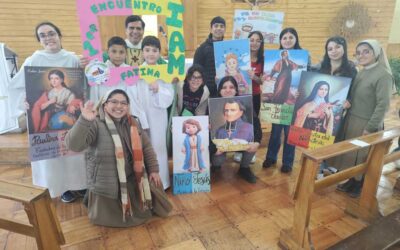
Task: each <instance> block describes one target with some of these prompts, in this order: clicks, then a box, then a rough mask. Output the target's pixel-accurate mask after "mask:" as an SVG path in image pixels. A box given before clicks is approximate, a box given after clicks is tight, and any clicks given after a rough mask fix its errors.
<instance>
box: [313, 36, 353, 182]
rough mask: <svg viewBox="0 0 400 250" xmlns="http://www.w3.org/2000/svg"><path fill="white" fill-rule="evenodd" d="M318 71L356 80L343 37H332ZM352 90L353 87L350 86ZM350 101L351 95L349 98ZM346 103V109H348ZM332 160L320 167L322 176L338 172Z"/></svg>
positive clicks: (327, 43)
mask: <svg viewBox="0 0 400 250" xmlns="http://www.w3.org/2000/svg"><path fill="white" fill-rule="evenodd" d="M317 70H318V72H320V73H323V74H328V75H333V76H343V77H349V78H351V79H352V80H354V78H355V76H356V75H357V69H356V67H355V65H354V63H353V62H352V61H349V59H348V56H347V43H346V40H345V39H344V38H343V37H341V36H334V37H330V38H329V39H328V40H327V41H326V43H325V55H324V58H323V60H322V63H321V64H320V65H317ZM350 89H351V86H350ZM347 100H349V101H350V93H349V95H348V96H347ZM347 105H348V103H347V102H346V103H345V105H344V108H347V107H348V106H347ZM339 141H340V138H339V137H337V136H336V137H335V142H339ZM333 164H334V163H333V161H332V160H330V159H329V160H327V161H323V162H322V163H321V166H320V174H321V175H322V174H323V175H330V174H333V173H336V172H337V169H336V168H334V167H332V166H330V165H333Z"/></svg>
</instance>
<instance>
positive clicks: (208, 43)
mask: <svg viewBox="0 0 400 250" xmlns="http://www.w3.org/2000/svg"><path fill="white" fill-rule="evenodd" d="M213 42H214V41H213V40H212V35H211V33H210V34H209V35H208V38H207V39H206V40H205V41H204V42H203V43H202V44H201V45H200V47H198V48H197V49H196V52H195V53H194V58H193V64H200V65H201V66H203V68H204V82H205V84H206V85H207V87H208V90H209V91H210V97H216V96H217V84H216V83H215V74H216V73H215V60H214V46H213Z"/></svg>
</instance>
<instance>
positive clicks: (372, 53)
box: [335, 40, 394, 198]
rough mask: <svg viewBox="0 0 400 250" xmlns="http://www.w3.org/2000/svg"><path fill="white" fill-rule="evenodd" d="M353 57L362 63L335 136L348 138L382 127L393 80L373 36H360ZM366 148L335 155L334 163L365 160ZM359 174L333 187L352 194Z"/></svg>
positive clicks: (356, 191) (357, 186) (356, 192)
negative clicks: (343, 117)
mask: <svg viewBox="0 0 400 250" xmlns="http://www.w3.org/2000/svg"><path fill="white" fill-rule="evenodd" d="M356 59H357V61H358V65H360V66H361V67H362V69H361V70H360V72H359V73H358V74H357V76H356V78H355V79H354V83H353V86H352V88H351V90H350V96H351V101H350V103H349V106H350V107H349V109H348V112H347V114H346V117H345V120H344V125H343V129H342V131H340V133H339V135H338V136H339V137H340V138H342V139H343V140H348V139H352V138H355V137H359V136H362V135H367V134H370V133H374V132H377V131H380V130H383V121H384V118H385V114H386V112H387V111H388V109H389V105H390V96H391V88H392V85H393V83H394V81H393V76H392V72H391V69H390V66H389V62H388V60H387V58H386V55H385V53H384V51H383V49H382V47H381V46H380V44H379V42H378V41H376V40H364V41H362V42H360V43H359V44H358V45H357V47H356ZM368 151H369V148H364V149H360V150H358V151H357V152H351V153H347V154H345V155H341V156H340V157H337V159H336V161H335V165H336V166H337V167H339V168H340V169H346V168H349V167H352V166H356V165H358V164H361V163H363V162H365V160H366V158H367V156H368ZM362 185H363V176H362V175H359V176H356V177H354V178H351V179H350V180H348V181H347V182H346V183H344V184H340V185H339V186H338V187H337V189H338V190H339V191H342V192H346V193H347V194H348V195H349V196H351V197H353V198H355V197H358V196H359V195H360V193H361V189H362Z"/></svg>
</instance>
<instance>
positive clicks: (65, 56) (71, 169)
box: [9, 22, 86, 202]
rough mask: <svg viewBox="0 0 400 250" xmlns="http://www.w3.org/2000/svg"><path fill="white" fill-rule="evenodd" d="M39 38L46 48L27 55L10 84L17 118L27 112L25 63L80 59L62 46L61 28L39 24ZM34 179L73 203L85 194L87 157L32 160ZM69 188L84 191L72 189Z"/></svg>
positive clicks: (71, 63) (57, 63) (56, 64)
mask: <svg viewBox="0 0 400 250" xmlns="http://www.w3.org/2000/svg"><path fill="white" fill-rule="evenodd" d="M35 34H36V38H37V40H38V41H39V42H40V44H41V45H42V47H43V50H38V51H36V52H35V53H33V55H32V56H30V57H28V58H27V59H26V60H25V62H24V63H23V65H22V67H21V69H20V71H19V72H18V73H17V75H16V76H15V77H14V78H13V79H12V82H11V84H10V85H9V86H10V87H9V94H10V100H13V101H14V102H15V103H14V105H11V108H12V113H13V114H15V115H16V116H17V117H18V116H20V115H21V114H23V113H24V112H25V105H24V103H25V75H24V67H25V66H42V67H73V68H78V67H79V59H78V57H77V56H76V55H75V54H73V53H72V52H69V51H66V50H64V49H62V46H61V37H62V35H61V31H60V29H59V28H58V27H57V26H55V25H54V24H52V23H50V22H43V23H40V24H38V25H37V26H36V29H35ZM31 165H32V182H33V184H34V185H37V186H41V187H45V188H48V189H49V191H50V195H51V197H57V196H60V195H61V200H62V201H63V202H72V201H74V200H76V198H77V197H79V196H82V194H84V192H85V190H82V189H86V172H85V158H84V155H83V154H79V155H74V156H67V157H62V158H56V159H49V160H42V161H36V162H32V163H31ZM69 190H81V192H72V191H69Z"/></svg>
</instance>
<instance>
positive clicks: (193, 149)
mask: <svg viewBox="0 0 400 250" xmlns="http://www.w3.org/2000/svg"><path fill="white" fill-rule="evenodd" d="M208 124H209V122H208V116H181V117H173V119H172V128H173V134H174V138H173V162H174V174H173V193H174V194H183V193H197V192H209V191H210V164H209V151H208V144H209V141H208V139H209V136H208Z"/></svg>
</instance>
